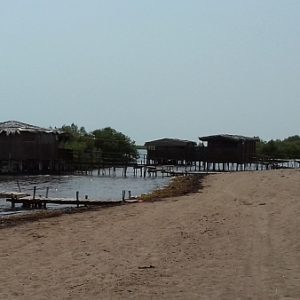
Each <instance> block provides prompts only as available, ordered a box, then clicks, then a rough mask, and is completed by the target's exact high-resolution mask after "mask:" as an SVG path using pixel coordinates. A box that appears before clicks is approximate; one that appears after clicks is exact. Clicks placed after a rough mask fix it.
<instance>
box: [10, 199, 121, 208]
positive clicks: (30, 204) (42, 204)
mask: <svg viewBox="0 0 300 300" xmlns="http://www.w3.org/2000/svg"><path fill="white" fill-rule="evenodd" d="M6 201H7V202H10V203H11V208H12V209H14V208H15V206H16V203H20V204H22V206H23V207H24V208H38V209H42V208H44V209H45V208H47V204H59V205H76V206H77V207H80V206H92V205H93V206H115V205H121V204H124V203H126V201H100V200H86V199H85V200H76V199H71V198H70V199H67V198H35V199H33V198H32V197H24V198H7V199H6Z"/></svg>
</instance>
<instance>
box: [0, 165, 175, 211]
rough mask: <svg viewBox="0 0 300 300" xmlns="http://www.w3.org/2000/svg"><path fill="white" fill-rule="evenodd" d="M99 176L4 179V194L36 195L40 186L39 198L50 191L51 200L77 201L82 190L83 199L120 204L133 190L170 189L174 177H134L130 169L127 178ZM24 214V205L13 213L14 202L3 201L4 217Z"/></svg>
mask: <svg viewBox="0 0 300 300" xmlns="http://www.w3.org/2000/svg"><path fill="white" fill-rule="evenodd" d="M107 173H108V172H106V175H105V174H104V175H102V174H101V175H98V173H97V171H94V172H93V173H92V175H65V176H53V175H35V176H0V192H2V191H6V192H19V191H21V192H23V193H28V194H31V195H32V194H33V189H34V187H35V186H36V195H37V196H39V195H41V196H43V197H44V196H45V195H46V190H47V187H48V188H49V193H48V196H49V198H50V197H51V198H60V197H61V198H74V199H75V198H76V191H79V199H84V198H85V195H87V196H88V199H91V200H103V201H119V200H121V199H122V191H123V190H125V191H126V197H128V191H131V195H132V196H139V195H141V194H144V193H149V192H151V191H153V190H155V189H158V188H162V187H163V186H166V185H167V184H168V183H169V181H170V177H164V178H162V177H161V176H158V177H146V178H143V177H139V176H137V177H134V176H133V170H132V169H130V168H128V171H127V177H126V178H124V177H123V176H122V173H121V170H120V169H119V170H118V171H117V174H116V176H108V175H107ZM47 207H49V209H55V208H60V207H62V206H61V205H55V204H53V205H50V204H49V205H48V206H47ZM20 212H23V209H22V207H21V205H16V210H14V211H11V208H10V203H8V202H6V200H5V199H1V198H0V215H7V214H12V213H20Z"/></svg>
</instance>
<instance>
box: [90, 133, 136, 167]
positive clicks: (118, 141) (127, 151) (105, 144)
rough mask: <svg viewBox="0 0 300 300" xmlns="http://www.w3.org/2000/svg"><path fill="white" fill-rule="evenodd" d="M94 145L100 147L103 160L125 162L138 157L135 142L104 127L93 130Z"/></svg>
mask: <svg viewBox="0 0 300 300" xmlns="http://www.w3.org/2000/svg"><path fill="white" fill-rule="evenodd" d="M92 133H93V135H94V137H95V147H96V148H97V149H101V151H102V153H103V159H104V161H107V162H111V163H127V162H130V161H132V160H134V159H136V158H137V157H138V152H137V149H136V146H135V142H134V141H132V140H131V139H130V138H129V137H128V136H126V135H124V134H123V133H121V132H119V131H116V130H115V129H112V128H111V127H106V128H103V129H96V130H94V131H93V132H92Z"/></svg>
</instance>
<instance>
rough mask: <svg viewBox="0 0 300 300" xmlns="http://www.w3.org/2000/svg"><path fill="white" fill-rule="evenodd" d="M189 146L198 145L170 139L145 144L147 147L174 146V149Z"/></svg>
mask: <svg viewBox="0 0 300 300" xmlns="http://www.w3.org/2000/svg"><path fill="white" fill-rule="evenodd" d="M187 145H196V142H193V141H188V140H180V139H170V138H163V139H158V140H153V141H149V142H146V143H145V146H171V147H172V146H173V147H180V146H181V147H182V146H187Z"/></svg>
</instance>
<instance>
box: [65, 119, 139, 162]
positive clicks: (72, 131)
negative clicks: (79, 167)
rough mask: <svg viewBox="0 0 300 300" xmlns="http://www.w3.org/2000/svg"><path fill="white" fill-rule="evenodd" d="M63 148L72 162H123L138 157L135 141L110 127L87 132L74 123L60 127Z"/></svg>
mask: <svg viewBox="0 0 300 300" xmlns="http://www.w3.org/2000/svg"><path fill="white" fill-rule="evenodd" d="M60 131H61V132H62V136H63V149H64V150H69V152H70V153H71V154H72V160H73V161H74V163H89V164H93V165H101V164H106V165H108V164H110V165H115V164H124V163H129V162H132V161H134V160H135V159H136V158H138V152H137V148H136V145H135V142H134V141H133V140H131V139H130V138H129V137H128V136H126V135H124V134H123V133H122V132H119V131H117V130H115V129H113V128H111V127H106V128H102V129H96V130H94V131H92V132H87V131H86V130H85V128H84V127H79V126H77V125H75V124H74V123H73V124H71V125H63V126H62V127H61V128H60Z"/></svg>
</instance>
